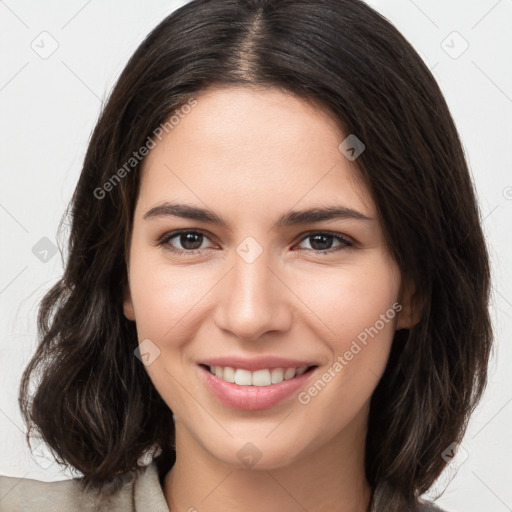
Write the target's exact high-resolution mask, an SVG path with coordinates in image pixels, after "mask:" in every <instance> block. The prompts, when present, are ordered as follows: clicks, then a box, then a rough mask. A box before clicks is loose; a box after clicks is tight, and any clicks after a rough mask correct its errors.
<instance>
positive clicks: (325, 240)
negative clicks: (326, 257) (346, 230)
mask: <svg viewBox="0 0 512 512" xmlns="http://www.w3.org/2000/svg"><path fill="white" fill-rule="evenodd" d="M322 240H323V243H322ZM319 241H320V243H318V242H319ZM331 243H332V236H331V235H313V236H312V237H311V247H313V249H315V250H317V251H323V250H326V249H330V245H331ZM315 245H316V247H315ZM318 245H320V247H318Z"/></svg>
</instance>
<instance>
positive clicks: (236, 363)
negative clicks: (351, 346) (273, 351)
mask: <svg viewBox="0 0 512 512" xmlns="http://www.w3.org/2000/svg"><path fill="white" fill-rule="evenodd" d="M199 364H205V365H208V366H223V367H226V366H229V367H231V368H242V369H245V370H249V371H256V370H265V369H272V368H303V367H304V366H306V367H307V366H317V365H316V363H315V362H314V361H299V360H298V359H288V358H286V357H275V356H260V357H253V358H246V357H212V358H210V359H204V360H203V361H200V362H199Z"/></svg>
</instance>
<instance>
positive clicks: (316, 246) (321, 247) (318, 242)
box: [301, 231, 354, 254]
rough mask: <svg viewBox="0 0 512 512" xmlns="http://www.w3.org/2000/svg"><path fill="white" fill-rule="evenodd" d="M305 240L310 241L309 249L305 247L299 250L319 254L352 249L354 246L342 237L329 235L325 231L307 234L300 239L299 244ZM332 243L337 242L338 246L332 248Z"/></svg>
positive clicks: (335, 234)
mask: <svg viewBox="0 0 512 512" xmlns="http://www.w3.org/2000/svg"><path fill="white" fill-rule="evenodd" d="M306 240H310V242H309V245H310V248H308V247H306V248H302V249H301V250H304V249H305V250H308V251H310V250H311V251H314V252H317V253H320V254H327V253H332V252H335V251H339V250H341V249H344V248H347V247H353V245H354V244H353V243H352V242H351V241H350V240H349V239H348V238H346V237H345V236H344V235H341V234H340V233H330V232H327V231H316V232H313V233H308V234H306V236H305V237H303V238H302V242H301V243H303V242H304V241H306ZM333 242H338V243H339V245H338V246H335V247H334V248H333V247H332V245H333Z"/></svg>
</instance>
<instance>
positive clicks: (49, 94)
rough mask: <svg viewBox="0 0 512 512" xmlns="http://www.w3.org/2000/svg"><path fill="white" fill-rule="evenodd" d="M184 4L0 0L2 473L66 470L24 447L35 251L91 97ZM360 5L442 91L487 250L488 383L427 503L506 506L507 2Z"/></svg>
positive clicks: (85, 124) (66, 180) (499, 509)
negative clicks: (437, 494) (393, 29)
mask: <svg viewBox="0 0 512 512" xmlns="http://www.w3.org/2000/svg"><path fill="white" fill-rule="evenodd" d="M182 3H184V2H176V1H164V0H151V1H146V2H135V1H133V0H130V1H126V0H125V1H121V0H116V1H113V0H112V1H110V2H108V3H107V2H99V1H97V0H89V1H86V0H73V1H68V2H60V3H58V2H56V1H55V0H52V1H46V2H35V1H30V2H29V1H23V0H19V1H17V2H16V1H14V0H5V1H0V40H1V44H2V47H1V48H2V51H1V55H0V57H1V65H0V70H1V74H0V106H1V112H2V114H1V123H0V129H1V137H0V144H1V150H0V151H1V152H0V155H1V157H0V158H1V173H0V226H1V245H0V269H1V270H0V311H1V316H0V332H1V338H0V433H1V434H0V442H1V447H0V474H4V475H9V476H18V477H26V478H34V479H39V480H46V481H50V480H60V479H63V478H69V477H72V476H76V473H71V472H60V471H59V467H58V465H57V464H56V463H54V462H53V463H52V461H51V460H47V459H45V458H44V456H41V455H37V456H36V458H35V459H34V458H33V457H32V456H31V454H30V452H29V450H28V447H27V446H26V445H25V444H24V434H23V433H24V430H25V428H24V425H23V423H22V421H21V417H20V414H19V411H18V405H17V391H18V385H19V380H20V376H21V372H22V370H23V368H24V367H25V365H26V364H27V362H28V360H29V358H30V356H31V354H32V353H33V351H34V349H35V346H36V311H37V305H38V302H39V301H40V300H41V298H42V296H43V295H44V293H45V291H46V290H48V288H49V287H50V286H51V285H52V284H53V283H54V282H55V281H56V280H57V278H58V277H59V276H60V274H61V272H62V261H61V257H60V254H59V253H58V252H57V254H56V255H55V256H53V257H52V258H50V259H49V260H48V261H47V262H46V263H45V262H43V261H40V259H38V258H37V257H36V255H35V254H34V253H33V252H32V248H33V247H34V245H35V244H36V243H38V242H39V241H40V240H41V238H43V237H47V238H48V239H50V240H51V241H52V242H53V243H55V244H56V243H57V241H59V243H60V244H64V243H65V235H66V234H67V231H66V230H64V232H63V236H62V237H61V239H57V227H58V223H59V221H60V219H61V216H62V214H63V212H64V209H65V207H66V206H67V204H68V201H69V200H70V198H71V194H72V192H73V190H74V187H75V184H76V181H77V179H78V175H79V172H80V167H81V163H82V159H83V156H84V153H85V149H86V146H87V143H88V140H89V137H90V134H91V131H92V129H93V127H94V125H95V123H96V120H97V117H98V113H99V111H100V108H101V107H102V104H103V102H104V101H105V99H106V97H107V94H108V93H109V91H110V89H111V88H112V86H113V84H114V83H115V80H116V79H117V77H118V75H119V73H120V72H121V70H122V69H123V67H124V65H125V63H126V62H127V60H128V58H129V57H130V55H131V54H132V53H133V52H134V50H135V49H136V47H137V46H138V45H139V43H140V42H141V41H142V39H143V38H144V37H145V35H146V34H147V33H148V32H149V31H150V30H151V29H152V28H154V27H155V26H156V25H157V23H159V22H160V21H161V20H162V19H163V18H164V17H165V16H166V15H168V14H170V13H171V12H172V11H173V10H174V9H176V8H177V7H179V6H180V5H182ZM370 3H371V5H372V6H374V7H375V8H376V9H377V10H379V11H380V12H381V13H382V14H383V15H384V16H386V17H387V18H388V19H389V20H390V21H391V22H392V23H394V24H395V26H397V28H398V29H399V30H400V31H401V32H402V33H403V34H404V35H405V37H406V38H407V39H408V40H409V41H410V42H411V43H412V44H413V46H414V47H415V48H416V49H417V51H418V52H419V53H420V55H421V56H422V57H423V59H424V60H425V61H426V63H427V64H428V66H429V67H430V69H431V70H432V72H433V73H434V76H435V77H436V79H437V81H438V83H439V84H440V86H441V89H442V90H443V93H444V94H445V97H446V99H447V102H448V105H449V106H450V109H451V112H452V115H453V117H454V119H455V121H456V124H457V127H458V129H459V132H460V134H461V137H462V140H463V144H464V148H465V151H466V154H467V157H468V160H469V163H470V167H471V170H472V173H473V176H474V180H475V183H476V187H477V190H478V195H479V199H480V207H481V211H482V217H483V218H484V219H485V220H484V229H485V232H486V235H487V237H488V240H489V244H490V251H491V257H492V265H493V279H494V284H493V299H492V307H493V310H492V313H493V319H494V327H495V333H496V347H495V351H494V356H493V360H492V363H491V367H490V383H489V385H488V389H487V392H486V395H485V397H484V399H483V401H482V403H481V404H480V406H479V408H478V409H477V410H476V412H475V414H474V415H473V417H472V420H471V423H470V425H469V429H468V433H467V435H466V438H465V440H464V442H463V444H462V450H460V451H459V455H458V456H457V458H456V459H455V461H454V465H453V467H452V468H451V469H449V470H448V471H446V472H445V473H444V475H443V477H442V479H441V481H440V482H439V483H438V485H436V488H437V489H443V488H444V487H446V484H447V483H448V482H449V480H450V479H451V478H452V479H451V483H449V485H448V487H447V488H446V491H445V492H444V494H443V496H442V497H441V498H439V500H438V504H439V505H441V506H443V507H445V508H446V509H447V510H448V511H452V512H482V511H486V512H488V511H492V512H505V511H510V510H512V486H511V485H510V484H511V482H512V470H511V460H512V436H511V435H510V432H511V427H512V385H511V383H512V379H511V377H510V374H511V370H510V368H512V349H511V343H510V339H511V335H512V330H511V321H510V319H511V309H512V287H511V261H512V257H511V251H512V244H511V243H510V239H511V227H512V226H511V224H512V222H511V217H512V174H511V172H510V169H511V160H512V153H511V151H510V147H511V143H512V116H511V114H512V65H511V64H512V62H511V61H512V59H511V51H510V48H512V36H511V32H512V2H511V0H499V1H497V0H478V1H477V0H473V1H469V2H462V1H454V0H450V1H448V0H435V1H426V0H414V1H413V0H386V1H385V2H384V1H378V0H373V1H371V2H370ZM45 31H46V32H47V33H48V34H50V35H45V34H43V35H41V33H42V32H45ZM454 31H455V32H457V33H458V34H453V32H454ZM53 40H54V41H55V42H53ZM41 41H43V42H41ZM52 44H53V45H57V44H58V48H57V49H56V50H55V52H54V53H53V54H52V55H50V56H48V57H47V58H41V56H40V55H39V54H38V53H37V52H36V51H35V50H34V49H33V47H35V48H40V49H39V50H38V51H40V52H42V51H43V49H42V47H43V45H44V48H45V49H46V50H45V51H48V50H49V49H51V48H52ZM466 44H468V45H469V46H468V48H467V49H466V50H465V51H464V52H463V53H461V52H462V50H463V49H464V47H465V45H466ZM31 45H32V46H31ZM459 53H460V55H459ZM44 56H45V57H46V55H44ZM454 57H457V58H454ZM461 454H462V457H461ZM464 455H465V456H466V457H467V458H465V457H464ZM457 469H458V471H457ZM0 498H1V497H0Z"/></svg>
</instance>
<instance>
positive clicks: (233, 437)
mask: <svg viewBox="0 0 512 512" xmlns="http://www.w3.org/2000/svg"><path fill="white" fill-rule="evenodd" d="M195 98H196V99H197V102H198V103H197V106H196V107H195V108H193V109H192V110H191V111H190V113H189V114H187V115H186V116H185V117H184V118H183V119H181V120H180V122H179V124H177V125H176V126H175V127H174V129H173V130H172V131H170V132H169V133H168V134H165V135H164V137H163V138H162V140H161V141H160V142H158V144H157V145H156V147H154V148H153V149H152V150H151V151H150V153H149V154H148V156H147V158H146V159H145V161H144V165H143V170H142V176H141V188H140V194H139V197H138V200H137V204H136V209H135V212H134V225H133V232H132V238H131V244H130V251H129V255H128V258H127V266H128V275H129V283H128V284H129V286H128V287H127V288H126V290H125V300H124V313H125V316H126V317H127V318H128V319H130V320H133V321H135V322H136V325H137V331H138V336H139V342H142V340H145V339H148V338H149V339H150V340H151V342H152V343H154V345H156V346H157V347H158V349H159V350H160V354H159V356H158V357H157V358H156V359H155V360H154V361H153V362H152V363H151V364H150V365H148V366H146V370H147V372H148V374H149V376H150V378H151V380H152V382H153V383H154V385H155V387H156V389H157V390H158V392H159V393H160V395H161V396H162V398H163V399H164V401H165V402H166V403H167V404H168V405H169V407H170V408H171V409H172V411H173V413H174V415H175V422H176V450H177V461H176V464H175V465H174V466H173V468H172V469H171V470H170V471H169V473H168V474H167V476H166V478H165V482H164V494H165V497H166V500H167V503H168V505H169V507H170V508H171V510H173V512H174V511H189V510H190V511H193V510H198V511H208V512H221V511H222V512H230V511H239V510H244V511H245V512H256V511H258V512H267V511H268V512H270V511H276V510H279V511H282V512H296V511H298V510H308V512H321V511H327V510H329V511H331V510H333V503H335V504H336V507H335V509H336V510H340V511H346V512H352V511H354V512H356V511H357V512H359V511H365V510H366V509H367V507H368V503H369V500H370V493H371V489H370V486H369V485H368V482H367V481H366V479H365V475H364V441H365V435H366V423H367V417H368V411H369V401H370V398H371V395H372V393H373V391H374V389H375V387H376V385H377V383H378V381H379V379H380V377H381V376H382V373H383V372H384V369H385V366H386V362H387V359H388V355H389V351H390V347H391V342H392V339H393V335H394V331H395V329H396V328H400V327H407V326H409V325H410V323H411V318H412V315H411V311H410V307H409V306H408V297H405V296H404V293H403V292H402V289H403V286H402V282H401V277H400V272H399V269H398V267H397V265H396V263H395V262H394V260H393V259H392V258H391V256H390V253H389V251H388V250H387V248H386V247H385V243H384V237H383V233H382V229H381V226H380V223H379V220H378V217H377V212H376V208H375V204H374V202H373V201H372V198H371V196H370V194H369V192H368V190H367V189H366V187H365V186H364V185H363V183H362V182H361V180H360V179H358V176H357V171H356V169H355V167H354V163H352V162H350V161H349V160H348V159H346V158H345V156H344V155H343V154H342V153H341V152H340V151H339V149H338V146H339V144H340V143H341V142H342V141H343V140H344V139H345V137H346V135H345V134H343V133H342V131H341V129H340V127H339V125H338V124H337V123H336V122H335V119H334V118H333V117H332V116H331V115H330V114H329V113H328V112H326V111H325V110H323V109H322V108H320V107H319V106H318V105H315V104H313V103H312V102H306V101H305V100H303V99H300V98H297V97H296V96H293V95H291V94H288V93H285V92H282V91H280V90H277V89H263V88H256V87H234V86H225V87H219V86H214V87H210V88H208V89H206V90H205V91H203V92H202V93H201V94H199V95H196V96H195ZM165 201H169V202H179V203H186V204H189V205H192V206H197V207H200V208H208V209H210V210H211V211H213V212H215V213H216V214H217V215H220V216H222V217H223V218H224V219H226V222H227V223H228V226H227V227H222V226H218V225H214V224H212V223H210V222H204V221H197V220H191V219H185V218H179V217H173V216H162V217H155V218H152V219H149V220H147V219H144V218H143V217H144V214H145V213H146V212H147V211H148V210H150V209H151V208H152V207H154V206H156V205H161V204H162V203H163V202H165ZM327 205H329V206H331V205H333V206H334V205H341V206H345V207H348V208H352V209H354V210H357V211H358V212H360V213H362V214H363V215H365V216H366V217H368V218H369V219H368V220H364V219H333V220H322V221H317V222H313V223H308V224H303V225H295V226H286V227H277V226H275V222H276V219H277V218H278V217H279V216H280V215H282V214H285V213H288V212H289V211H291V210H298V209H305V208H311V207H325V206H327ZM184 228H186V229H191V230H201V231H202V232H204V233H205V237H203V238H201V237H200V236H197V237H196V238H193V241H194V242H197V243H196V245H195V246H194V245H192V244H189V245H187V241H186V239H185V241H183V240H184V239H183V237H181V239H180V237H179V236H177V237H175V238H173V239H171V240H168V241H167V242H166V244H164V245H163V246H159V245H158V241H159V240H160V239H161V238H162V236H163V235H165V234H167V233H170V232H172V231H173V230H176V229H184ZM308 231H329V232H335V233H337V234H340V235H342V236H345V237H348V238H349V240H350V241H351V242H352V244H353V245H352V246H347V245H345V244H343V243H341V242H339V241H337V240H336V239H335V238H331V239H329V238H328V239H327V242H326V243H324V246H323V247H322V246H321V245H319V244H318V243H317V244H316V245H315V240H314V239H313V238H312V237H311V236H310V237H309V238H308V237H307V236H306V233H307V232H308ZM247 236H251V237H252V238H253V239H254V240H255V241H257V243H258V244H259V246H260V247H261V249H262V251H263V252H262V253H261V254H260V255H259V257H257V258H256V260H255V261H253V262H251V263H248V262H247V261H246V260H244V258H242V257H241V256H240V255H239V254H238V253H237V247H238V246H239V245H240V244H241V242H242V241H243V240H244V239H245V238H246V237H247ZM329 243H330V245H329ZM166 247H167V249H166ZM169 247H175V248H178V249H182V250H189V251H191V250H193V248H194V247H200V248H199V249H198V251H197V252H196V254H192V255H190V254H176V253H173V252H171V250H170V249H169ZM191 248H192V249H191ZM319 248H320V249H321V248H324V249H327V250H328V251H330V252H327V253H326V254H322V253H321V251H320V249H319ZM397 302H398V303H400V304H401V306H402V308H403V309H402V311H401V312H400V314H399V315H396V316H395V317H394V318H393V319H392V320H391V321H389V322H388V323H385V326H384V328H382V329H381V330H380V331H379V332H378V334H377V335H375V336H374V337H373V338H371V339H370V341H369V342H368V344H367V345H366V346H364V347H363V348H362V350H361V351H360V352H358V353H357V355H355V356H354V357H353V359H352V360H350V361H349V362H348V364H347V365H346V366H344V368H343V370H342V371H341V372H338V373H337V374H336V377H335V378H333V379H332V380H331V381H330V382H329V383H328V384H327V385H326V386H325V387H324V388H323V389H322V390H321V392H319V393H318V394H317V395H316V396H315V397H314V398H312V399H311V401H310V402H309V403H307V404H301V403H299V402H298V400H297V396H296V395H294V396H292V397H291V398H289V399H287V400H285V401H283V402H281V403H280V404H278V405H277V406H274V407H271V408H268V409H264V410H257V411H242V410H236V409H233V408H230V407H227V406H225V405H223V404H222V403H221V402H219V401H218V400H217V399H216V397H214V396H213V395H212V394H211V393H210V391H209V390H208V389H207V388H206V387H205V386H204V385H203V384H202V382H201V381H200V380H199V378H198V367H197V363H198V362H199V361H201V360H203V359H206V358H209V357H214V356H218V355H223V356H227V355H245V356H249V357H255V356H258V355H278V356H283V357H290V358H298V359H300V360H304V361H316V362H317V364H318V365H319V368H318V369H317V371H316V374H317V377H316V378H318V376H319V375H321V374H322V373H324V372H326V371H327V370H328V369H329V368H330V367H332V365H333V362H334V361H335V360H336V358H337V356H339V355H343V354H344V353H345V352H346V351H347V350H349V348H350V346H351V343H352V342H353V340H355V339H356V338H357V336H358V335H359V334H360V333H361V332H363V331H364V330H365V328H368V327H370V326H374V325H375V323H376V321H377V320H378V319H379V318H380V315H382V314H384V313H386V311H388V310H389V309H390V308H392V305H393V304H394V303H397ZM314 380H316V379H313V381H311V380H309V381H308V385H307V387H309V386H311V385H312V384H313V382H314ZM248 442H250V443H252V444H253V445H255V446H256V447H257V449H258V451H259V453H260V454H261V458H260V459H259V460H258V462H257V464H256V465H254V466H252V467H248V466H246V465H245V464H244V462H243V461H242V460H241V459H240V458H239V457H238V455H237V454H238V451H239V450H240V449H241V448H242V447H243V446H244V445H246V443H248Z"/></svg>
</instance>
